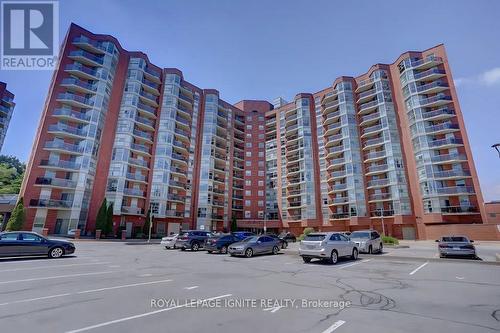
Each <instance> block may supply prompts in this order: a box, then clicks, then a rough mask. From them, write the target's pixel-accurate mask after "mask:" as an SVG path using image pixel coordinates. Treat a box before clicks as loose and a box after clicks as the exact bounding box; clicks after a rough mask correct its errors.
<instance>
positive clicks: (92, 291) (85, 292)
mask: <svg viewBox="0 0 500 333" xmlns="http://www.w3.org/2000/svg"><path fill="white" fill-rule="evenodd" d="M171 281H173V280H170V279H168V280H158V281H150V282H141V283H133V284H124V285H120V286H113V287H106V288H99V289H90V290H82V291H78V292H74V293H66V294H57V295H50V296H42V297H36V298H28V299H21V300H17V301H12V302H7V303H0V306H3V305H9V304H17V303H27V302H33V301H40V300H46V299H51V298H58V297H65V296H71V295H81V294H89V293H96V292H100V291H106V290H114V289H121V288H130V287H137V286H146V285H150V284H158V283H164V282H171Z"/></svg>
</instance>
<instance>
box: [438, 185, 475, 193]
mask: <svg viewBox="0 0 500 333" xmlns="http://www.w3.org/2000/svg"><path fill="white" fill-rule="evenodd" d="M436 193H437V194H474V193H475V191H474V187H472V186H451V187H442V188H437V189H436Z"/></svg>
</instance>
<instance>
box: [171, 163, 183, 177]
mask: <svg viewBox="0 0 500 333" xmlns="http://www.w3.org/2000/svg"><path fill="white" fill-rule="evenodd" d="M170 172H171V173H175V174H176V175H178V176H181V177H184V178H186V170H185V169H182V168H178V167H175V166H171V167H170Z"/></svg>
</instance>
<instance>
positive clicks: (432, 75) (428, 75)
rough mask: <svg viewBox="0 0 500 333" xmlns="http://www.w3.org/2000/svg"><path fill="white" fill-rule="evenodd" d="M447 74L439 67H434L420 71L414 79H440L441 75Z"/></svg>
mask: <svg viewBox="0 0 500 333" xmlns="http://www.w3.org/2000/svg"><path fill="white" fill-rule="evenodd" d="M445 75H446V72H445V71H443V70H441V69H437V68H432V69H429V70H426V71H424V72H420V73H417V74H415V75H413V79H414V80H415V81H432V80H436V79H439V78H440V77H443V76H445Z"/></svg>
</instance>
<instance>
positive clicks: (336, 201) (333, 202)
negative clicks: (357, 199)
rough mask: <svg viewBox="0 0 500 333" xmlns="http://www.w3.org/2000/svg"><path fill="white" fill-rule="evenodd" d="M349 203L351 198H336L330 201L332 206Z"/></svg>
mask: <svg viewBox="0 0 500 333" xmlns="http://www.w3.org/2000/svg"><path fill="white" fill-rule="evenodd" d="M347 202H349V197H336V198H332V199H330V203H331V204H342V203H347Z"/></svg>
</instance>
